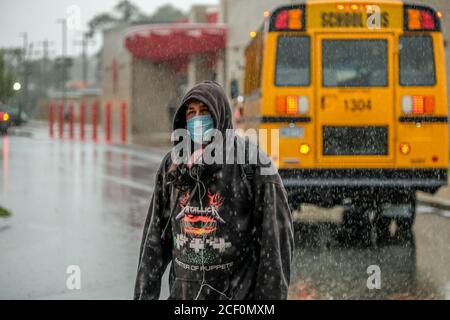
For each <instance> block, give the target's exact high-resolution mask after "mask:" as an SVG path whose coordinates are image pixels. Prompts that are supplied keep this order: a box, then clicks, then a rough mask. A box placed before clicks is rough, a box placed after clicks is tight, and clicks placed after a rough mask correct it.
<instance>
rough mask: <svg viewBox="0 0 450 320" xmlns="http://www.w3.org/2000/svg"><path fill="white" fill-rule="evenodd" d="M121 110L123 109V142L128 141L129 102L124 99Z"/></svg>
mask: <svg viewBox="0 0 450 320" xmlns="http://www.w3.org/2000/svg"><path fill="white" fill-rule="evenodd" d="M120 111H121V122H120V124H121V126H120V127H121V140H122V143H126V142H127V103H126V102H125V101H122V104H121V105H120Z"/></svg>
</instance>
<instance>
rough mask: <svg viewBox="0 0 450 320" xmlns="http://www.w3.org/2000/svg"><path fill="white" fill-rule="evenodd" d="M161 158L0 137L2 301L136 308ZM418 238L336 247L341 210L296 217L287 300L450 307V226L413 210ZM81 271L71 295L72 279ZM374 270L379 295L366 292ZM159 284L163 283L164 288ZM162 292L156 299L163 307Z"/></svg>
mask: <svg viewBox="0 0 450 320" xmlns="http://www.w3.org/2000/svg"><path fill="white" fill-rule="evenodd" d="M163 155H164V154H163V152H162V151H160V150H159V149H158V150H157V149H154V150H153V149H142V148H134V147H120V146H115V145H106V144H103V143H97V144H96V143H92V142H80V141H70V140H57V139H54V140H52V139H49V138H48V137H47V136H46V135H45V134H36V135H32V136H6V137H0V166H1V171H0V206H2V207H5V208H7V209H9V210H10V211H11V212H12V216H11V217H9V218H0V299H131V298H132V295H133V287H134V277H135V274H136V267H137V259H138V253H139V245H140V241H141V234H142V225H143V223H144V219H145V216H146V213H147V209H148V205H149V202H150V197H151V194H152V190H153V184H154V176H155V173H156V170H157V169H158V167H159V163H160V161H161V159H162V157H163ZM418 211H419V212H418V216H417V220H416V225H415V227H414V233H413V235H411V236H409V237H398V236H396V235H395V233H394V230H393V234H392V236H391V238H389V239H386V240H385V241H383V242H382V243H375V244H374V245H372V246H369V247H366V246H362V245H360V244H359V243H357V241H356V242H353V241H347V240H346V239H345V238H344V239H343V237H342V235H341V234H342V233H341V229H342V228H341V222H340V220H341V215H342V214H341V209H339V208H336V209H332V210H323V209H318V208H315V207H309V206H305V207H304V208H303V210H301V211H300V212H297V213H296V223H295V228H296V251H295V255H294V261H293V271H292V275H291V278H292V279H291V288H290V295H289V297H290V299H450V267H449V265H450V249H449V248H450V215H448V213H447V212H442V211H438V210H434V209H430V208H426V207H419V209H418ZM71 265H76V266H79V268H80V276H81V277H80V280H81V288H80V289H79V290H77V289H75V290H70V289H68V288H67V285H66V281H67V279H68V277H69V276H70V274H68V273H67V268H68V267H69V266H71ZM369 266H378V267H379V270H380V283H379V284H380V288H379V289H376V288H375V289H369V288H368V286H367V280H368V278H369V276H370V275H371V274H368V272H367V269H368V268H369ZM164 280H166V279H164ZM167 292H168V288H167V283H166V281H163V289H162V295H161V297H162V298H165V297H167Z"/></svg>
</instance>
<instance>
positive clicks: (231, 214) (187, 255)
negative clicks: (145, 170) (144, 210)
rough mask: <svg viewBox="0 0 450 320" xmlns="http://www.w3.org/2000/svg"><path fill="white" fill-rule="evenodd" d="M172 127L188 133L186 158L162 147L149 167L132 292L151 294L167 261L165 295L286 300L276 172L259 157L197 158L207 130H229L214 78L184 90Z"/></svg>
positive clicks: (282, 211) (287, 259)
mask: <svg viewBox="0 0 450 320" xmlns="http://www.w3.org/2000/svg"><path fill="white" fill-rule="evenodd" d="M177 129H185V130H186V131H187V133H188V138H189V139H190V141H188V142H189V143H190V144H192V146H193V147H194V148H192V154H191V155H190V156H191V160H192V161H190V162H188V163H184V162H183V163H179V162H176V161H173V159H172V153H171V152H170V153H168V154H167V155H166V156H165V158H164V159H163V161H162V163H161V166H160V168H159V170H158V172H157V175H156V181H155V187H154V192H153V196H152V200H151V204H150V207H149V211H148V214H147V219H146V221H145V224H144V230H143V237H142V242H141V249H140V254H139V263H138V269H137V277H136V283H135V291H134V299H137V300H141V299H158V298H159V296H160V289H161V278H162V275H163V273H164V272H165V269H166V267H167V266H168V264H169V263H171V266H170V271H169V291H170V296H169V299H183V300H196V299H216V300H231V299H233V300H247V299H252V300H256V299H277V300H278V299H286V298H287V293H288V287H289V282H290V270H291V269H290V267H291V260H292V255H293V249H294V241H293V225H292V214H291V211H290V208H289V205H288V202H287V195H286V191H285V189H284V187H283V184H282V182H281V179H280V177H279V175H278V173H273V174H263V170H262V167H263V166H262V165H261V164H259V163H257V164H254V165H251V166H249V165H245V164H240V163H239V162H238V161H231V162H230V161H226V162H224V163H213V164H203V163H201V162H200V163H199V162H197V159H198V158H199V157H200V158H201V156H202V152H203V151H204V150H205V148H206V147H207V146H208V144H209V143H210V141H213V139H214V138H213V137H214V131H216V133H217V131H218V132H220V133H221V134H222V136H223V137H226V132H227V130H229V129H233V125H232V113H231V109H230V105H229V102H228V99H227V97H226V95H225V93H224V91H223V89H222V87H221V86H220V85H219V84H218V83H217V82H214V81H204V82H202V83H200V84H198V85H196V86H195V87H193V88H192V89H191V90H190V91H189V92H188V93H187V94H186V95H185V97H184V98H183V100H182V102H181V104H180V107H179V108H178V109H177V111H176V112H175V116H174V119H173V130H177ZM224 139H225V138H224ZM233 139H236V140H235V141H233V143H235V144H241V145H242V143H243V142H242V139H241V138H237V137H233ZM178 143H181V142H178ZM244 145H245V146H247V145H246V144H245V143H244ZM224 153H225V152H224ZM228 156H229V155H228ZM235 156H236V155H232V157H235ZM248 168H251V170H249V169H248Z"/></svg>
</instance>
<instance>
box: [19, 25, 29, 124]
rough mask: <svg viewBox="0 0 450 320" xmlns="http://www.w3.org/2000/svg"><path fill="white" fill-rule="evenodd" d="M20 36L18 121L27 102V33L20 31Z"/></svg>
mask: <svg viewBox="0 0 450 320" xmlns="http://www.w3.org/2000/svg"><path fill="white" fill-rule="evenodd" d="M20 36H21V37H22V38H23V49H22V77H23V80H22V82H23V98H22V101H20V103H19V121H20V119H21V117H22V111H23V109H24V107H25V105H26V104H28V60H27V54H28V33H27V32H22V33H21V34H20Z"/></svg>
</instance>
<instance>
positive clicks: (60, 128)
mask: <svg viewBox="0 0 450 320" xmlns="http://www.w3.org/2000/svg"><path fill="white" fill-rule="evenodd" d="M58 132H59V138H60V139H62V138H63V137H64V104H63V102H62V101H61V100H60V101H58Z"/></svg>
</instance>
